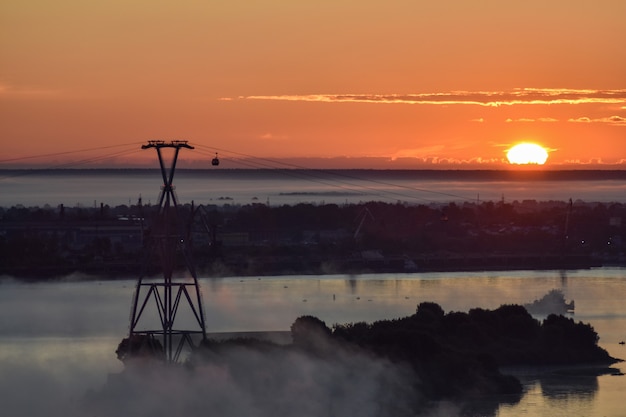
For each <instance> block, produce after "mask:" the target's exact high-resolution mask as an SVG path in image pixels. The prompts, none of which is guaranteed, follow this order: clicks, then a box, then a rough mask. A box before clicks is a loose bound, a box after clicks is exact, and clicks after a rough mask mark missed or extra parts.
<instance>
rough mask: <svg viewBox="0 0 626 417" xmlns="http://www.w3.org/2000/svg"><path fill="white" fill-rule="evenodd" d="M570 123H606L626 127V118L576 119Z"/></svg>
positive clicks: (570, 120)
mask: <svg viewBox="0 0 626 417" xmlns="http://www.w3.org/2000/svg"><path fill="white" fill-rule="evenodd" d="M568 122H570V123H605V124H609V125H615V126H626V117H622V116H609V117H599V118H595V119H592V118H590V117H586V116H583V117H578V118H576V119H569V120H568Z"/></svg>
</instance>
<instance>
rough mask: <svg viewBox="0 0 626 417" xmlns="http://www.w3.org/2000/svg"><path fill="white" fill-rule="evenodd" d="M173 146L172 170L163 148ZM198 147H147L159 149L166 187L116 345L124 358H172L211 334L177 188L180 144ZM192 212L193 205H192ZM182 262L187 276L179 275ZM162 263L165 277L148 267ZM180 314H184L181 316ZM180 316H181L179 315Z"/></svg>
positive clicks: (167, 145) (161, 144) (147, 146)
mask: <svg viewBox="0 0 626 417" xmlns="http://www.w3.org/2000/svg"><path fill="white" fill-rule="evenodd" d="M165 148H169V149H172V150H173V153H174V155H173V158H172V161H171V165H170V166H169V169H168V168H167V167H166V164H165V160H164V158H163V152H162V151H163V149H165ZM183 148H186V149H194V148H193V146H191V145H189V144H188V143H187V141H180V140H176V141H171V142H165V141H160V140H151V141H148V143H147V144H145V145H142V149H156V152H157V156H158V159H159V165H160V167H161V175H162V178H163V186H162V187H161V193H160V195H159V209H158V212H157V213H155V215H154V216H155V217H154V218H153V219H152V222H151V225H150V228H149V232H148V235H147V239H146V243H147V245H146V247H145V251H146V252H145V254H144V255H145V258H144V262H143V264H142V270H141V273H140V275H139V278H138V279H137V283H136V287H135V293H134V296H133V300H132V306H131V314H130V330H129V334H128V337H127V338H125V339H123V340H122V342H121V343H120V345H119V347H118V349H117V355H118V358H119V359H120V360H122V361H126V360H128V359H133V358H157V359H162V360H164V361H166V362H168V363H175V362H178V361H179V360H180V359H181V355H182V353H183V352H186V351H190V350H193V348H194V347H195V341H197V339H201V340H205V339H206V328H205V316H204V309H203V307H202V296H201V292H200V287H199V285H198V277H197V273H196V269H195V266H194V263H193V259H192V251H191V249H192V248H191V239H190V236H189V233H190V231H189V230H188V229H186V228H185V227H184V221H183V220H184V219H183V214H184V213H183V212H182V210H183V208H182V207H181V206H180V205H179V203H178V199H177V197H176V194H175V193H174V189H175V188H174V185H173V180H174V173H175V170H176V162H177V160H178V155H179V152H180V150H181V149H183ZM192 211H193V208H192ZM179 261H182V262H184V264H185V266H186V268H187V272H188V274H187V276H182V277H181V276H176V275H175V273H176V272H177V271H180V270H181V268H177V267H178V266H179V265H178V263H179ZM158 263H160V266H161V270H162V277H161V278H150V277H148V276H147V274H148V271H149V270H150V269H151V266H153V265H154V264H158ZM179 315H182V316H183V317H182V318H180V319H179ZM177 319H179V320H177Z"/></svg>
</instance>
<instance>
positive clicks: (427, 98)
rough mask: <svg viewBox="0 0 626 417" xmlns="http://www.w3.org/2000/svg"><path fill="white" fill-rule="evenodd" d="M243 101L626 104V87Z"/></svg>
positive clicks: (265, 97)
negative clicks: (614, 88) (615, 88)
mask: <svg viewBox="0 0 626 417" xmlns="http://www.w3.org/2000/svg"><path fill="white" fill-rule="evenodd" d="M238 99H240V100H279V101H303V102H320V103H373V104H418V105H435V106H451V105H472V106H484V107H499V106H514V105H556V104H569V105H578V104H626V89H618V90H574V89H550V88H516V89H513V90H510V91H450V92H440V93H417V94H306V95H251V96H240V97H238Z"/></svg>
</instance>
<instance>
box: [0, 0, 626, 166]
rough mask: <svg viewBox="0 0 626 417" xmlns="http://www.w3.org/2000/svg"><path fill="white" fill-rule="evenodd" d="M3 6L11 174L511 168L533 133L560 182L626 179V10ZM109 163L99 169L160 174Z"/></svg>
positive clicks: (15, 1) (0, 84)
mask: <svg viewBox="0 0 626 417" xmlns="http://www.w3.org/2000/svg"><path fill="white" fill-rule="evenodd" d="M0 10H1V13H2V16H3V24H2V26H1V29H0V31H1V32H2V36H0V50H2V55H3V57H2V65H1V66H0V138H1V139H0V140H2V145H3V147H2V155H1V156H0V168H2V167H8V166H11V167H14V166H31V165H43V166H58V165H61V164H68V163H69V164H72V163H75V162H76V161H77V160H79V158H80V157H79V155H78V154H76V153H75V152H76V151H77V150H80V149H84V148H98V147H110V146H123V145H127V144H137V143H143V142H145V141H147V140H150V139H165V140H172V139H180V140H188V141H189V142H190V143H192V144H194V145H199V146H198V147H197V151H196V152H193V153H190V154H189V155H188V156H187V158H186V159H185V160H184V161H182V163H183V164H185V163H191V159H197V160H198V162H197V164H198V166H203V165H202V164H204V163H205V162H206V158H210V157H211V155H214V154H215V152H219V153H220V157H221V158H222V165H221V167H224V168H229V167H230V168H246V167H247V165H244V164H242V163H239V162H238V161H240V160H241V159H242V158H273V159H280V160H284V161H288V162H289V163H297V164H298V165H299V166H307V167H315V168H317V167H319V168H327V167H332V168H382V169H394V168H398V169H412V168H418V169H424V168H427V169H500V168H504V167H506V166H509V165H510V163H509V160H508V158H507V157H506V155H504V154H503V152H502V150H503V149H507V148H508V147H509V146H510V143H509V140H508V138H525V137H532V138H549V140H545V143H543V144H542V145H543V146H545V147H546V148H547V149H558V152H553V153H552V152H551V153H550V163H549V168H550V169H577V168H585V169H586V168H600V169H625V168H626V147H624V145H623V139H624V136H625V134H626V82H625V79H624V74H626V59H624V56H623V54H620V53H619V52H617V50H616V49H615V42H616V40H619V39H624V37H625V36H626V32H625V27H624V16H626V2H618V1H610V0H598V1H597V2H576V3H572V2H571V1H568V0H554V1H550V2H545V1H539V0H530V1H525V2H496V1H489V2H486V3H485V4H483V5H481V7H476V6H475V5H474V4H473V3H472V2H467V1H465V0H452V1H451V2H409V1H395V0H394V1H392V2H391V3H381V2H374V1H365V2H363V1H359V2H357V1H356V0H348V1H342V2H339V3H337V2H330V3H328V2H321V3H320V2H284V1H277V0H271V1H269V2H262V3H259V2H255V1H252V0H232V1H228V2H211V1H209V2H197V1H192V0H181V1H179V2H176V3H171V4H170V3H167V2H166V3H156V4H155V3H154V2H152V1H148V0H138V1H135V2H133V3H132V5H128V4H126V3H123V2H104V3H97V4H96V3H90V2H80V1H76V0H59V1H57V2H49V1H44V0H33V1H29V2H23V1H19V0H8V1H5V2H3V3H2V6H0ZM564 10H566V11H567V13H564ZM530 27H532V28H533V30H528V28H530ZM320 28H323V30H321V29H320ZM581 51H584V53H581ZM590 143H593V146H589V144H590ZM133 146H135V145H133ZM203 146H204V147H205V148H202V147H203ZM129 149H136V148H135V147H131V148H129ZM201 149H204V150H205V151H202V150H201ZM98 152H99V151H97V150H96V151H94V154H93V162H90V165H89V166H93V165H97V166H100V165H107V164H108V165H113V166H132V165H142V164H143V163H144V162H145V160H149V157H148V156H146V155H145V153H141V152H140V151H139V150H137V152H129V153H123V152H120V153H116V154H115V155H114V157H111V158H104V159H103V158H102V157H101V155H100V154H98ZM107 152H108V151H107ZM203 152H204V154H203ZM35 155H41V156H40V157H37V158H33V156H35ZM89 157H90V158H91V155H90V156H89ZM203 159H204V161H203ZM90 161H91V159H90Z"/></svg>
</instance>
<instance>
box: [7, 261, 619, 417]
mask: <svg viewBox="0 0 626 417" xmlns="http://www.w3.org/2000/svg"><path fill="white" fill-rule="evenodd" d="M200 281H201V286H202V291H203V300H204V306H205V312H206V318H207V331H208V332H209V333H222V332H249V331H281V330H282V331H284V330H289V327H290V325H291V324H292V323H293V321H294V320H295V319H296V318H297V317H299V316H302V315H314V316H316V317H318V318H320V319H322V320H324V321H325V322H326V323H327V325H329V326H331V325H332V324H334V323H348V322H357V321H367V322H371V321H375V320H380V319H393V318H397V317H404V316H407V315H410V314H412V313H413V312H415V309H416V306H417V305H418V304H419V303H420V302H423V301H434V302H436V303H438V304H440V305H441V306H442V307H443V309H444V310H445V311H446V312H449V311H468V310H469V309H470V308H474V307H482V308H497V307H498V306H500V305H501V304H509V303H518V304H520V303H526V302H531V301H533V300H534V299H538V298H540V297H541V296H542V295H543V294H545V293H547V292H548V291H549V290H551V289H554V288H558V289H561V290H562V291H563V293H564V294H565V296H566V298H567V299H573V300H575V302H576V311H575V314H574V315H573V316H572V317H573V318H574V319H575V320H576V321H579V320H580V321H583V322H585V323H589V324H591V325H592V326H593V327H594V329H595V330H596V332H597V333H598V334H599V336H600V342H599V344H600V345H601V346H602V347H603V348H605V349H606V350H608V351H609V353H610V354H611V355H612V356H614V357H618V358H626V347H625V346H624V345H621V344H619V342H620V341H622V340H625V339H626V304H625V303H624V302H623V298H624V295H625V294H626V269H624V268H599V269H591V270H574V271H490V272H472V273H468V272H458V273H416V274H369V275H355V276H347V275H330V276H326V275H325V276H282V277H245V278H235V277H230V278H202V279H201V280H200ZM133 291H134V280H133V279H132V278H129V279H126V280H115V281H105V280H98V279H94V277H83V276H79V275H75V276H69V277H67V278H66V279H65V280H63V281H61V282H39V283H23V282H18V281H15V280H13V279H11V278H9V277H2V279H0V369H1V370H2V372H1V373H0V399H1V400H2V404H3V405H2V408H3V415H6V416H11V417H18V416H29V417H32V416H39V415H41V416H43V415H46V416H57V415H59V416H61V415H63V416H68V415H73V414H72V410H73V407H74V406H76V405H77V404H78V403H80V402H81V399H82V398H84V397H85V395H86V394H87V393H89V392H93V391H98V390H100V389H101V388H102V387H103V385H104V384H106V381H107V379H108V378H109V375H110V374H113V375H115V374H116V373H119V372H121V371H122V369H123V364H122V363H121V362H119V361H118V360H117V358H116V355H115V349H116V348H117V344H118V343H119V341H120V340H121V338H122V337H124V336H125V334H126V333H127V331H128V320H129V310H130V303H131V298H132V294H133ZM613 367H614V368H616V370H620V371H621V372H626V366H625V365H624V364H623V363H617V364H616V365H614V366H613ZM518 376H519V377H520V379H521V380H522V382H523V384H524V395H523V397H522V399H521V400H520V401H519V402H515V403H513V404H504V405H501V406H500V407H499V408H498V410H497V411H496V413H495V414H493V416H494V417H496V416H498V417H508V416H519V415H525V416H531V417H533V416H547V415H550V416H568V417H576V416H581V417H582V416H585V417H595V416H598V417H600V416H613V417H615V416H626V410H624V406H623V404H624V403H623V393H624V392H626V377H624V376H614V375H600V376H590V375H586V374H584V373H583V374H576V373H574V374H571V373H570V374H558V373H547V372H543V373H542V372H538V371H537V372H530V371H526V372H524V373H523V374H521V375H518ZM212 382H215V381H212ZM153 401H154V402H155V403H156V404H158V402H159V399H158V398H155V399H154V400H153ZM112 406H113V405H112ZM446 410H447V411H445V412H443V411H442V412H441V414H444V415H455V414H454V411H451V409H449V408H448V409H446ZM452 410H453V409H452ZM441 414H439V415H441ZM138 415H143V414H141V413H140V414H138ZM146 415H148V414H146ZM207 415H208V414H207ZM211 415H216V414H215V413H213V414H211ZM218 415H224V416H226V415H229V413H227V412H226V411H223V412H222V413H221V414H218ZM259 415H264V414H259Z"/></svg>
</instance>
